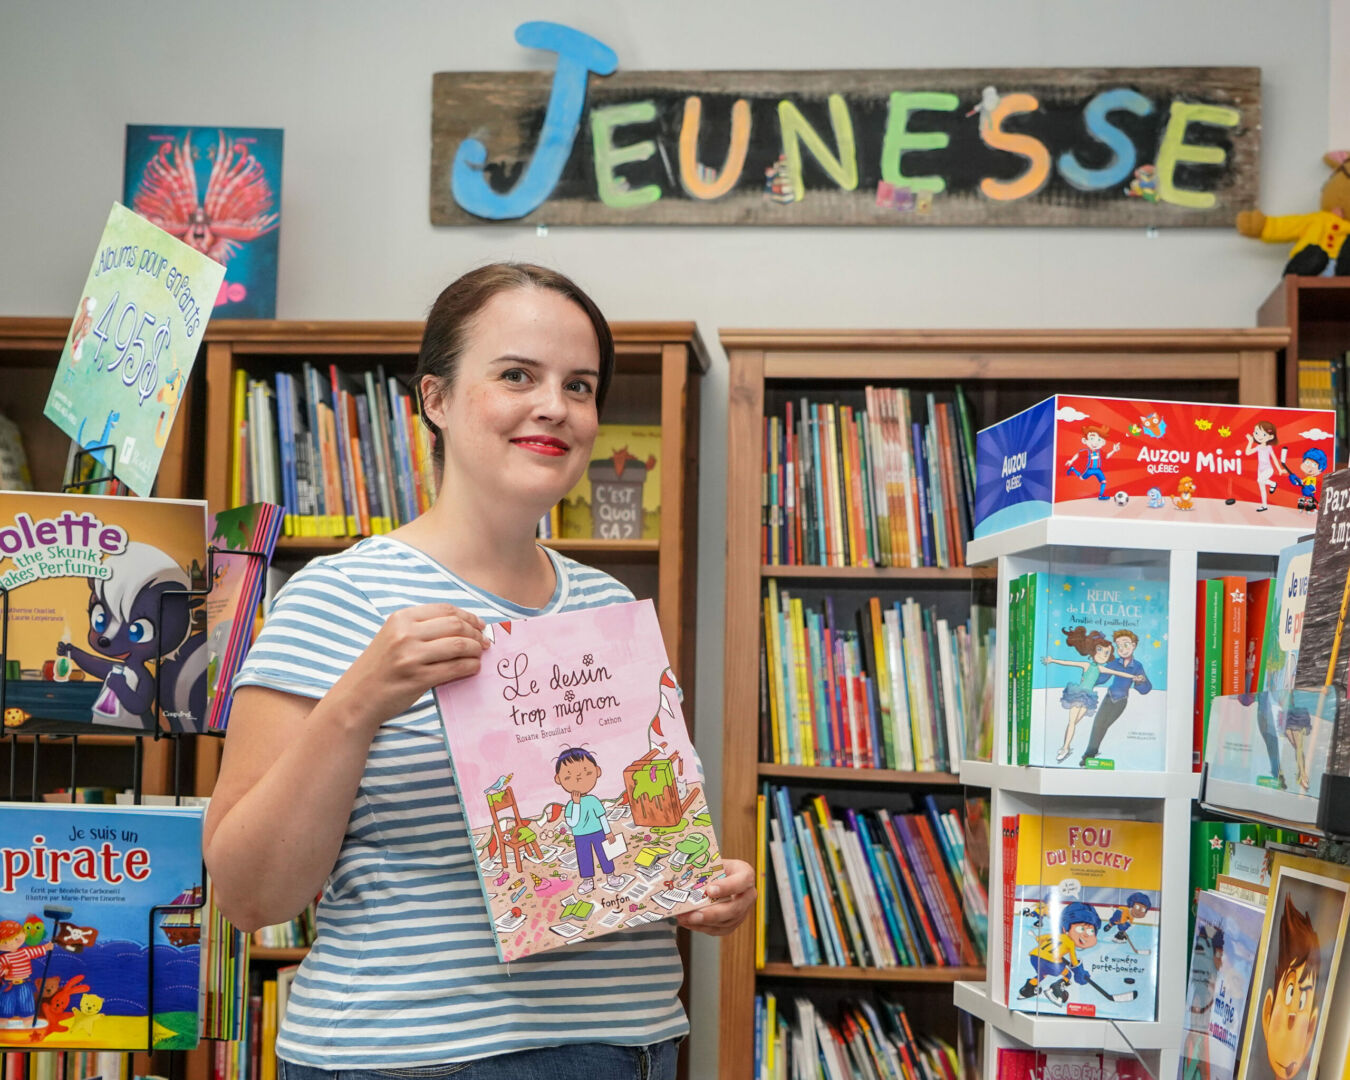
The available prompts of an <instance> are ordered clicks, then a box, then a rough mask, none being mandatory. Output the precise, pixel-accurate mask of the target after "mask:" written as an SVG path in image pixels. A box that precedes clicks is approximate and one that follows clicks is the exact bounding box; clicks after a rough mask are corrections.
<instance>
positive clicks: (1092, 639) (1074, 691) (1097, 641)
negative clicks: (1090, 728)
mask: <svg viewBox="0 0 1350 1080" xmlns="http://www.w3.org/2000/svg"><path fill="white" fill-rule="evenodd" d="M1063 634H1064V643H1065V644H1066V645H1068V646H1069V647H1070V648H1071V649H1073V650H1075V651H1076V652H1077V653H1078V655H1079V656H1087V657H1091V659H1089V660H1059V659H1056V658H1055V657H1053V656H1042V657H1041V663H1042V664H1062V665H1064V666H1065V667H1076V668H1079V669H1081V670H1082V672H1083V677H1082V678H1081V679H1080V680H1079V681H1078V682H1076V683H1073V682H1071V683H1065V684H1064V692H1063V693H1062V694H1060V696H1059V703H1060V705H1061V706H1063V707H1064V708H1065V709H1068V710H1069V722H1068V724H1066V725H1065V727H1064V743H1063V745H1061V746H1060V748H1059V749H1058V750H1057V751H1056V752H1055V761H1056V762H1059V761H1063V760H1064V759H1065V758H1066V757H1068V756H1069V752H1070V750H1071V749H1072V748H1073V734H1074V732H1075V731H1077V730H1078V723H1079V721H1080V720H1082V719H1083V717H1085V716H1092V715H1093V714H1094V713H1095V712H1096V711H1097V678H1098V676H1099V675H1100V674H1101V672H1102V671H1103V670H1107V671H1110V672H1111V674H1112V675H1125V676H1127V677H1128V676H1129V673H1128V672H1124V671H1114V670H1112V669H1110V668H1105V669H1104V668H1103V665H1105V664H1106V663H1108V662H1109V661H1110V659H1111V654H1112V648H1111V642H1109V641H1108V640H1107V639H1106V635H1105V634H1103V633H1102V632H1101V631H1100V630H1093V631H1092V632H1091V633H1089V632H1088V629H1087V627H1085V626H1075V627H1073V628H1072V629H1070V628H1069V627H1067V626H1066V627H1064V628H1063Z"/></svg>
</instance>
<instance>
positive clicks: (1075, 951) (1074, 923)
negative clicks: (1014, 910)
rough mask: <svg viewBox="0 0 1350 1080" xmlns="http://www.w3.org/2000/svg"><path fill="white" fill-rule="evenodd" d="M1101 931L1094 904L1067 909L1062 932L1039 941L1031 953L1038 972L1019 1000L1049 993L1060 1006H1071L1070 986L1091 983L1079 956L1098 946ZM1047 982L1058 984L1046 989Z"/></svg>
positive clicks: (1047, 935)
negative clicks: (1043, 991)
mask: <svg viewBox="0 0 1350 1080" xmlns="http://www.w3.org/2000/svg"><path fill="white" fill-rule="evenodd" d="M1101 928H1102V920H1101V916H1100V915H1098V914H1097V912H1096V910H1095V909H1094V908H1093V907H1092V905H1091V904H1084V903H1082V902H1081V901H1075V902H1074V903H1072V904H1069V905H1068V906H1067V907H1065V908H1064V911H1063V913H1062V914H1061V915H1060V917H1059V930H1060V932H1059V933H1058V934H1054V933H1051V934H1041V935H1040V936H1039V937H1037V938H1036V947H1035V948H1034V949H1032V950H1031V965H1032V968H1033V969H1034V970H1035V972H1036V973H1035V974H1034V975H1032V976H1031V977H1030V978H1028V979H1027V981H1026V982H1025V983H1023V984H1022V988H1021V989H1020V990H1018V992H1017V995H1018V997H1022V998H1029V997H1034V996H1035V995H1036V994H1039V993H1040V992H1041V991H1042V990H1045V992H1046V993H1048V994H1049V995H1050V997H1051V998H1053V999H1054V1000H1055V1001H1057V1002H1059V1004H1061V1005H1067V1004H1068V1002H1069V983H1070V982H1071V981H1072V982H1076V983H1078V984H1079V985H1086V984H1087V983H1088V982H1089V981H1090V980H1091V976H1090V975H1089V974H1088V969H1087V967H1086V965H1084V963H1083V961H1082V959H1081V957H1080V955H1079V954H1080V953H1082V952H1084V951H1086V950H1088V949H1091V948H1093V947H1094V946H1095V945H1096V944H1097V932H1098V931H1099V930H1101ZM1045 979H1053V980H1054V981H1053V982H1051V983H1050V984H1049V985H1048V986H1043V985H1042V980H1045Z"/></svg>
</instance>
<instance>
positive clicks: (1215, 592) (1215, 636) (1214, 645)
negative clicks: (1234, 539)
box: [1200, 578, 1223, 760]
mask: <svg viewBox="0 0 1350 1080" xmlns="http://www.w3.org/2000/svg"><path fill="white" fill-rule="evenodd" d="M1203 675H1204V694H1205V699H1204V701H1205V709H1204V718H1203V728H1202V731H1203V734H1202V736H1201V742H1200V756H1201V760H1204V753H1205V747H1206V746H1207V745H1208V743H1209V710H1210V706H1211V705H1212V704H1213V703H1214V699H1215V698H1216V697H1218V696H1219V694H1220V693H1221V692H1222V689H1223V579H1222V578H1210V579H1209V580H1208V581H1206V582H1205V669H1204V672H1203Z"/></svg>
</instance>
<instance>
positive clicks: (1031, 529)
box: [966, 517, 1312, 566]
mask: <svg viewBox="0 0 1350 1080" xmlns="http://www.w3.org/2000/svg"><path fill="white" fill-rule="evenodd" d="M1311 530H1312V523H1311V522H1310V523H1309V525H1308V527H1307V528H1293V529H1280V528H1258V527H1256V526H1247V525H1215V524H1206V523H1195V524H1192V523H1190V522H1184V521H1183V522H1179V521H1170V522H1162V521H1148V520H1141V519H1139V518H1134V517H1121V518H1089V517H1048V518H1041V519H1040V520H1039V521H1032V522H1028V523H1027V524H1026V525H1018V526H1016V527H1015V528H1012V529H1005V530H1004V531H1003V532H998V533H994V534H993V535H992V536H984V537H981V538H979V539H978V540H972V541H971V542H970V543H969V544H968V545H966V562H967V563H969V564H970V565H971V566H974V565H976V564H977V563H982V562H989V561H990V560H992V559H996V558H998V556H1000V555H1024V554H1026V553H1028V552H1030V551H1033V550H1035V549H1036V548H1042V547H1096V548H1116V549H1121V548H1130V549H1132V550H1143V551H1205V552H1211V553H1214V554H1231V555H1278V554H1279V553H1280V549H1281V548H1283V547H1286V546H1288V545H1289V544H1292V543H1294V542H1296V541H1297V540H1298V538H1299V537H1300V536H1307V535H1308V533H1309V532H1310V531H1311Z"/></svg>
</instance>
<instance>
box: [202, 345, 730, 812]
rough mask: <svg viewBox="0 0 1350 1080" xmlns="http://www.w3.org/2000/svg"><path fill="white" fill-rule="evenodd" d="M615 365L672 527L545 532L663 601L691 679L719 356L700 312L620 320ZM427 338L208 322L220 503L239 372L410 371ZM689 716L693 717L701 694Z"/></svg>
mask: <svg viewBox="0 0 1350 1080" xmlns="http://www.w3.org/2000/svg"><path fill="white" fill-rule="evenodd" d="M611 327H612V329H613V331H614V348H615V371H614V381H613V383H612V384H611V386H610V391H609V396H608V398H607V400H606V403H605V413H604V416H603V417H602V421H603V422H606V423H633V424H648V425H653V426H655V425H659V426H660V428H661V452H662V463H661V535H660V538H659V539H655V540H589V539H582V540H566V539H557V540H545V541H542V543H545V544H547V545H549V546H550V547H553V548H555V549H556V550H558V551H561V552H563V553H564V554H566V555H570V556H572V557H573V558H576V559H579V560H581V561H583V562H587V563H591V564H593V565H595V566H598V567H600V568H601V569H603V570H606V571H608V572H610V573H612V574H614V576H615V577H617V578H619V579H620V580H622V581H624V583H625V584H627V585H628V586H629V587H630V588H632V589H633V591H634V593H635V594H636V595H637V596H638V597H639V598H642V597H650V598H651V599H652V600H654V601H655V603H656V609H657V614H658V616H659V618H660V621H661V632H662V635H663V636H664V637H665V641H666V648H667V650H668V651H669V653H670V660H671V666H672V667H673V668H674V670H675V671H676V672H677V674H678V677H679V679H680V682H681V685H683V686H685V687H692V686H693V684H694V660H695V648H694V620H695V604H694V600H695V583H696V581H697V571H698V494H697V493H698V425H699V403H700V400H701V386H702V378H701V377H702V375H703V374H704V373H705V372H706V371H707V370H708V354H707V350H706V348H705V347H704V344H703V340H702V338H700V337H699V334H698V328H697V327H696V326H695V325H694V324H693V323H690V322H616V323H612V324H611ZM421 343H422V323H421V322H288V321H258V322H250V321H244V320H230V319H222V320H219V321H217V322H214V323H212V324H211V326H210V327H209V328H208V329H207V333H206V340H205V342H204V346H203V348H204V355H203V357H202V358H201V359H200V360H199V361H198V367H199V368H201V369H203V381H204V384H205V386H204V395H205V406H204V410H203V412H204V421H203V422H204V427H205V440H204V441H205V445H206V457H205V462H204V487H205V497H206V499H207V502H208V503H209V504H210V505H211V507H212V508H213V509H216V508H224V507H227V506H228V505H229V475H230V453H231V447H232V446H233V444H234V432H233V430H232V428H231V423H232V421H231V415H230V411H231V397H232V391H233V383H234V373H235V371H236V370H238V369H240V368H242V369H243V370H245V371H247V372H248V373H249V375H250V376H253V377H256V378H270V377H271V375H272V374H273V373H274V372H275V371H277V370H278V369H282V368H284V369H288V370H294V369H297V368H298V366H299V365H300V363H301V362H303V361H306V360H308V361H309V362H311V363H313V364H315V365H316V366H320V367H322V368H323V369H324V370H326V369H327V366H328V365H329V364H330V363H336V364H339V365H344V366H349V367H351V368H352V369H353V370H364V369H365V368H366V367H368V366H370V365H371V364H373V363H376V362H380V363H383V364H384V365H385V367H386V369H387V370H388V371H389V373H390V374H391V375H397V376H399V377H401V378H404V379H407V378H410V377H411V375H412V373H413V370H414V368H415V366H416V362H417V352H418V349H419V347H420V346H421ZM358 539H360V538H359V537H282V538H281V539H280V540H278V542H277V553H276V555H275V557H274V562H277V563H279V564H280V563H286V564H289V565H292V566H294V565H295V564H296V563H297V562H300V561H303V560H306V559H309V558H313V557H314V556H317V555H325V554H330V553H332V552H335V551H342V550H344V549H346V548H347V547H349V546H350V545H351V544H354V543H356V541H357V540H358ZM685 716H686V719H687V720H688V721H689V723H690V725H691V727H692V725H693V705H692V695H691V696H690V697H688V698H686V701H685ZM219 760H220V746H219V744H218V743H215V742H204V741H199V742H198V758H197V788H198V792H199V793H200V794H207V793H209V791H210V789H211V786H212V784H213V783H214V780H215V775H216V770H217V768H218V767H219Z"/></svg>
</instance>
